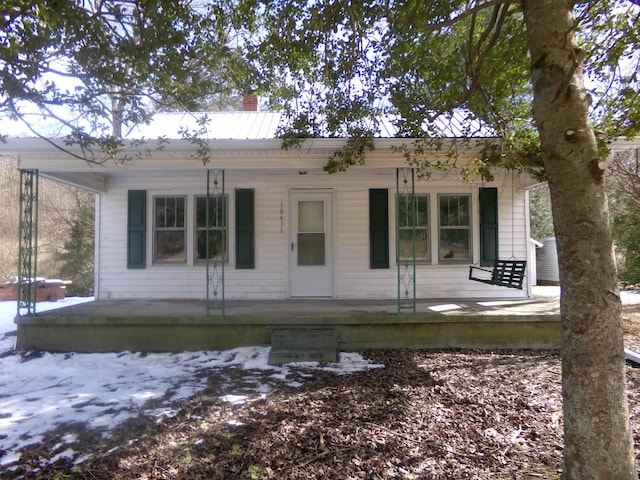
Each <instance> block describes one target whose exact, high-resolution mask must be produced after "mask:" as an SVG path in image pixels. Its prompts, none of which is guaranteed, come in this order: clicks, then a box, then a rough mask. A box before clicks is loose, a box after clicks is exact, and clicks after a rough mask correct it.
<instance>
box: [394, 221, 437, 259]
mask: <svg viewBox="0 0 640 480" xmlns="http://www.w3.org/2000/svg"><path fill="white" fill-rule="evenodd" d="M411 237H412V231H411V229H403V230H400V239H399V242H400V243H399V245H398V246H399V248H400V260H410V259H412V258H413V253H412V243H413V242H412V238H411ZM429 253H430V252H429V234H428V232H427V230H426V229H423V228H419V229H416V260H420V261H425V260H429V259H430V258H431V257H430V255H429Z"/></svg>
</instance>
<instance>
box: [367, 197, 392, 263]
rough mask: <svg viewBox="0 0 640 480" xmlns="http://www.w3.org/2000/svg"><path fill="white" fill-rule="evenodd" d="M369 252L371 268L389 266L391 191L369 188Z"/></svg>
mask: <svg viewBox="0 0 640 480" xmlns="http://www.w3.org/2000/svg"><path fill="white" fill-rule="evenodd" d="M369 252H370V267H371V268H389V191H388V190H387V189H386V188H382V189H371V190H369Z"/></svg>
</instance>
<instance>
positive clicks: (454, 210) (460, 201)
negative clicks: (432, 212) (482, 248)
mask: <svg viewBox="0 0 640 480" xmlns="http://www.w3.org/2000/svg"><path fill="white" fill-rule="evenodd" d="M440 225H441V226H443V227H456V226H469V196H468V195H459V196H458V195H441V196H440Z"/></svg>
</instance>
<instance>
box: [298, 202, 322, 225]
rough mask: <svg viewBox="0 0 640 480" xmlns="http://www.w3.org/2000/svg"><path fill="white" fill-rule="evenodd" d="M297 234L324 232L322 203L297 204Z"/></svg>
mask: <svg viewBox="0 0 640 480" xmlns="http://www.w3.org/2000/svg"><path fill="white" fill-rule="evenodd" d="M298 232H324V201H323V200H310V201H299V202H298Z"/></svg>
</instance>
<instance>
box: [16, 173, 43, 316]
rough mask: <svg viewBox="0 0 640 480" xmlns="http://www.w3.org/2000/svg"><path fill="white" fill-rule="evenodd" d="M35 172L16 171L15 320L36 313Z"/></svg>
mask: <svg viewBox="0 0 640 480" xmlns="http://www.w3.org/2000/svg"><path fill="white" fill-rule="evenodd" d="M38 179H39V174H38V170H20V224H19V227H18V229H19V240H18V242H19V245H18V312H17V315H18V317H22V316H30V315H35V314H36V301H37V299H36V295H37V288H38V285H37V280H36V277H37V265H38V184H39V181H38Z"/></svg>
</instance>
